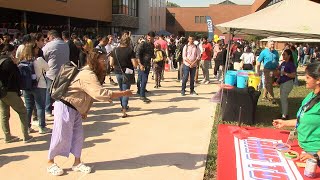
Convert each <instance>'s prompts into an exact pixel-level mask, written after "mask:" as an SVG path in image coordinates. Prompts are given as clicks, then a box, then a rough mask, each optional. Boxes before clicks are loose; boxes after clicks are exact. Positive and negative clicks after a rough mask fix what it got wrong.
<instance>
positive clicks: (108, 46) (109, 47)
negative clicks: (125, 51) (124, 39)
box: [105, 44, 114, 54]
mask: <svg viewBox="0 0 320 180" xmlns="http://www.w3.org/2000/svg"><path fill="white" fill-rule="evenodd" d="M105 48H106V51H107V54H109V53H110V52H111V51H112V50H113V48H114V46H113V45H112V44H107V45H106V46H105Z"/></svg>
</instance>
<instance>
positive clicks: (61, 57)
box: [42, 38, 70, 80]
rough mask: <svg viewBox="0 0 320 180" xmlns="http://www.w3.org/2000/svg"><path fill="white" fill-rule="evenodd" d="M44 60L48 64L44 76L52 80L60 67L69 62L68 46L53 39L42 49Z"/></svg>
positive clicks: (59, 40)
mask: <svg viewBox="0 0 320 180" xmlns="http://www.w3.org/2000/svg"><path fill="white" fill-rule="evenodd" d="M42 51H43V56H44V59H45V60H46V61H47V62H48V65H49V70H48V71H47V72H46V76H47V77H48V78H49V79H51V80H54V78H55V77H56V76H57V74H58V72H59V70H60V68H61V66H62V65H63V64H65V63H67V62H69V61H70V60H69V54H70V50H69V46H68V44H67V43H65V42H64V41H62V40H61V39H58V38H56V39H54V40H52V41H51V42H49V43H47V44H46V45H45V46H44V47H43V48H42Z"/></svg>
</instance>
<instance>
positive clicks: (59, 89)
mask: <svg viewBox="0 0 320 180" xmlns="http://www.w3.org/2000/svg"><path fill="white" fill-rule="evenodd" d="M78 73H79V68H78V66H77V65H76V64H75V63H73V62H72V61H70V62H67V63H66V64H64V65H62V66H61V68H60V71H59V73H58V75H57V76H56V77H55V78H54V80H53V82H52V84H51V87H50V96H51V98H52V99H54V100H56V101H59V100H60V99H61V98H62V96H63V95H64V94H65V93H66V92H67V90H68V88H69V86H70V84H71V82H72V81H73V80H74V78H75V77H76V75H77V74H78Z"/></svg>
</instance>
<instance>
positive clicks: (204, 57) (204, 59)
mask: <svg viewBox="0 0 320 180" xmlns="http://www.w3.org/2000/svg"><path fill="white" fill-rule="evenodd" d="M212 50H213V48H212V45H211V44H210V43H208V38H207V37H203V38H202V54H201V61H200V67H201V69H202V72H203V77H204V79H203V80H202V81H201V83H204V84H209V83H210V80H209V66H210V61H211V58H212Z"/></svg>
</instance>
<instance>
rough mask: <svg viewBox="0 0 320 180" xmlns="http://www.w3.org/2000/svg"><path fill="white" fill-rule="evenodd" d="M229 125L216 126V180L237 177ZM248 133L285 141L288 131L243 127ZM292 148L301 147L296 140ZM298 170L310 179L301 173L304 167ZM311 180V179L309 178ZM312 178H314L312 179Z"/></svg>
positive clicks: (232, 138) (299, 149)
mask: <svg viewBox="0 0 320 180" xmlns="http://www.w3.org/2000/svg"><path fill="white" fill-rule="evenodd" d="M229 127H230V125H223V124H221V125H219V127H218V157H217V158H218V159H217V179H218V180H226V179H228V180H233V179H237V169H236V154H235V146H234V135H233V134H232V132H231V131H230V128H229ZM243 128H244V129H246V130H247V131H248V132H249V133H250V134H249V136H250V137H257V138H264V139H275V140H282V141H283V142H286V141H287V138H288V135H289V131H284V130H277V129H271V128H255V127H243ZM291 146H292V150H294V151H297V152H299V153H300V152H301V151H302V150H301V148H300V147H299V146H298V144H297V142H295V143H293V144H292V145H291ZM298 170H299V172H300V174H301V175H302V177H303V178H304V179H310V178H307V177H305V176H304V175H303V172H304V168H299V167H298ZM315 179H319V180H320V168H317V178H315ZM310 180H311V179H310ZM313 180H314V179H313Z"/></svg>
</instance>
